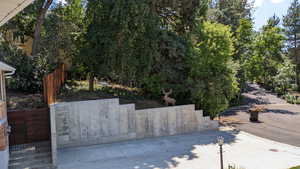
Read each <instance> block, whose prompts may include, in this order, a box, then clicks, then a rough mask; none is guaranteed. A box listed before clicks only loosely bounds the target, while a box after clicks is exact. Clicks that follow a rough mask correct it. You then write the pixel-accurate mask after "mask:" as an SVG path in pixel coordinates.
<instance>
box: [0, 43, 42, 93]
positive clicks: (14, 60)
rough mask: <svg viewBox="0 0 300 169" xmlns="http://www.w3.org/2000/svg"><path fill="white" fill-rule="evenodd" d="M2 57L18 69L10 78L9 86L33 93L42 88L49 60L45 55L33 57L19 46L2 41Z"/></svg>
mask: <svg viewBox="0 0 300 169" xmlns="http://www.w3.org/2000/svg"><path fill="white" fill-rule="evenodd" d="M0 58H1V60H3V61H4V62H6V63H7V64H9V65H11V66H12V67H14V68H15V69H16V72H15V74H14V75H12V78H10V79H8V85H7V86H8V88H10V89H16V90H20V91H25V92H31V93H34V92H39V91H41V90H42V85H43V83H42V78H43V75H44V74H45V73H46V70H47V66H46V63H47V61H46V60H45V59H44V58H43V57H41V56H37V57H35V58H32V57H30V56H27V55H26V54H24V53H23V52H22V51H21V50H20V49H18V48H17V47H15V46H12V45H9V44H8V43H5V42H0Z"/></svg>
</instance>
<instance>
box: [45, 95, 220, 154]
mask: <svg viewBox="0 0 300 169" xmlns="http://www.w3.org/2000/svg"><path fill="white" fill-rule="evenodd" d="M50 114H51V132H52V144H55V145H56V146H57V148H64V147H74V146H83V145H93V144H101V143H111V142H117V141H123V140H130V139H139V138H147V137H159V136H167V135H175V134H183V133H189V132H197V131H203V130H208V129H215V128H217V127H218V123H217V122H216V121H211V120H210V118H209V117H203V113H202V111H196V110H195V106H194V105H184V106H172V107H163V108H153V109H144V110H135V105H134V104H127V105H120V104H119V99H104V100H91V101H80V102H64V103H56V104H53V105H51V108H50ZM54 149H56V148H54Z"/></svg>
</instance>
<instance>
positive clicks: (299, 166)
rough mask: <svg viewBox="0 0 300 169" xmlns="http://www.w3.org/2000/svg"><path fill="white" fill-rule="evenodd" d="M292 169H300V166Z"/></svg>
mask: <svg viewBox="0 0 300 169" xmlns="http://www.w3.org/2000/svg"><path fill="white" fill-rule="evenodd" d="M290 169H300V165H298V166H296V167H292V168H290Z"/></svg>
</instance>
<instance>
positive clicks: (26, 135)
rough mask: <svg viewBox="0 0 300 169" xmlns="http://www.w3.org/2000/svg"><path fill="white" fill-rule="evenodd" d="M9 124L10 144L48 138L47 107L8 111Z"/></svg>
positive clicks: (48, 120) (48, 118) (48, 121)
mask: <svg viewBox="0 0 300 169" xmlns="http://www.w3.org/2000/svg"><path fill="white" fill-rule="evenodd" d="M7 114H8V123H9V125H10V126H11V133H10V135H9V143H10V145H17V144H26V143H32V142H38V141H46V140H49V139H50V115H49V109H48V108H40V109H33V110H18V111H9V112H8V113H7Z"/></svg>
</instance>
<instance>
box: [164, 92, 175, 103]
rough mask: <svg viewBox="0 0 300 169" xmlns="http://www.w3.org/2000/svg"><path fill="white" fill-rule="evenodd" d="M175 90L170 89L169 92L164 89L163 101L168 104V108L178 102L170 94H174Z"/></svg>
mask: <svg viewBox="0 0 300 169" xmlns="http://www.w3.org/2000/svg"><path fill="white" fill-rule="evenodd" d="M172 92H173V90H172V89H170V90H169V91H168V92H166V91H165V89H163V94H164V95H165V96H164V97H163V100H164V102H165V104H166V106H169V104H171V105H172V106H175V103H176V100H175V99H173V98H171V97H169V95H170V94H172Z"/></svg>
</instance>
